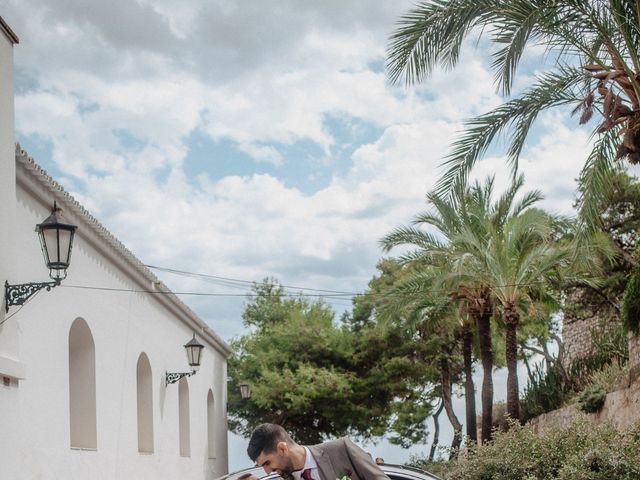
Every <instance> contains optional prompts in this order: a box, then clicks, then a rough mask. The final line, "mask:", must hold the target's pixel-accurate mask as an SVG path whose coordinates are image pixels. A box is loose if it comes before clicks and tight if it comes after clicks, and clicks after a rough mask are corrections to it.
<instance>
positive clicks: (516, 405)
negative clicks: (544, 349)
mask: <svg viewBox="0 0 640 480" xmlns="http://www.w3.org/2000/svg"><path fill="white" fill-rule="evenodd" d="M519 322H520V314H519V313H518V310H517V309H516V306H515V305H513V304H510V303H507V304H505V305H504V325H505V356H506V358H507V413H508V414H509V416H510V417H511V418H513V419H515V420H518V421H519V420H520V399H519V387H518V338H517V331H518V323H519Z"/></svg>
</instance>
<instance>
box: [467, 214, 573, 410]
mask: <svg viewBox="0 0 640 480" xmlns="http://www.w3.org/2000/svg"><path fill="white" fill-rule="evenodd" d="M553 232H554V219H553V218H552V217H551V216H550V215H548V214H547V213H545V212H543V211H542V210H538V209H534V208H531V209H528V210H525V211H523V212H521V213H519V214H518V215H514V216H511V217H509V219H508V220H507V222H506V223H505V224H504V225H503V227H502V228H501V229H500V230H499V231H495V232H494V233H493V235H492V236H491V239H490V240H489V242H482V241H479V239H478V238H477V237H476V236H475V235H474V233H473V232H468V233H467V232H465V233H464V234H462V235H460V236H459V237H457V238H456V242H459V246H458V248H460V249H464V250H466V251H467V252H469V254H470V255H471V256H472V259H471V261H465V262H464V268H465V270H466V271H468V270H469V269H478V270H479V271H480V272H481V274H482V275H484V276H485V277H486V278H487V281H488V282H489V284H490V285H491V290H492V294H493V297H494V298H495V301H496V304H497V305H498V306H499V311H500V313H501V314H502V319H503V322H504V327H505V356H506V362H507V412H508V413H509V415H510V416H511V417H512V418H514V419H519V418H520V407H519V387H518V375H517V359H518V357H517V354H518V340H517V331H518V326H519V324H520V320H521V313H520V312H521V311H522V310H523V309H525V310H524V311H526V308H527V307H529V306H534V304H535V303H536V302H537V301H539V300H543V299H544V300H547V299H549V298H551V297H552V296H551V295H550V294H549V291H550V290H549V286H550V284H554V285H555V286H556V287H559V285H560V274H561V270H562V268H563V267H566V266H567V262H568V260H569V249H568V248H565V247H564V246H563V245H561V244H559V243H557V242H555V241H554V239H553ZM467 260H469V259H467ZM477 275H478V274H477V273H476V274H472V276H473V277H475V276H477Z"/></svg>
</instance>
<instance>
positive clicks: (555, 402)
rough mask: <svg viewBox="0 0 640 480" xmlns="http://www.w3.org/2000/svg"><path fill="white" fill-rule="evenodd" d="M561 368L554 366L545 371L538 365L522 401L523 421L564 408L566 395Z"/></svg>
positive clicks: (530, 378)
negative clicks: (563, 403)
mask: <svg viewBox="0 0 640 480" xmlns="http://www.w3.org/2000/svg"><path fill="white" fill-rule="evenodd" d="M559 368H560V367H558V366H555V365H552V366H551V367H549V368H548V369H544V368H543V366H542V364H538V365H536V367H535V369H534V370H533V372H532V373H531V376H530V377H529V383H528V385H527V388H526V389H525V391H524V394H523V396H522V399H521V400H520V406H521V411H522V420H523V421H525V422H526V421H527V420H529V419H531V418H534V417H537V416H538V415H542V414H543V413H547V412H551V411H552V410H556V409H558V408H560V407H561V406H562V402H563V400H564V397H565V393H564V384H563V383H564V382H563V381H562V374H561V373H560V370H559Z"/></svg>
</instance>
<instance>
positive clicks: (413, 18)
mask: <svg viewBox="0 0 640 480" xmlns="http://www.w3.org/2000/svg"><path fill="white" fill-rule="evenodd" d="M496 3H497V2H496V1H491V0H458V1H455V2H451V1H446V0H432V1H423V2H421V3H419V4H418V5H417V6H416V7H415V8H413V9H412V10H410V11H409V12H408V13H406V14H404V15H403V16H402V17H400V20H399V21H398V27H397V29H396V30H395V31H394V32H393V33H392V34H391V36H390V39H389V41H390V43H389V47H388V48H387V71H388V75H389V79H390V81H391V82H392V83H398V82H399V80H400V79H401V78H404V81H405V83H406V84H407V85H411V84H413V83H416V82H420V81H421V80H423V79H424V78H425V77H427V76H428V75H429V74H430V73H431V71H432V70H433V68H434V67H435V66H436V65H438V64H443V65H445V66H448V67H452V66H454V65H455V64H456V63H457V61H458V58H459V55H460V47H461V45H462V41H463V40H464V38H465V37H466V36H467V34H468V33H469V32H470V31H471V30H472V29H473V28H474V27H476V26H481V25H483V24H484V23H485V22H486V21H487V20H488V17H489V14H490V12H491V10H492V8H493V7H494V5H495V4H496Z"/></svg>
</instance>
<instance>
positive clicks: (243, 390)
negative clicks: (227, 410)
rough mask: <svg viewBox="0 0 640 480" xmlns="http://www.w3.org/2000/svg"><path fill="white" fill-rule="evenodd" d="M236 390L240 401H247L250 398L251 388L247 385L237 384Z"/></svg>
mask: <svg viewBox="0 0 640 480" xmlns="http://www.w3.org/2000/svg"><path fill="white" fill-rule="evenodd" d="M238 390H240V398H241V399H242V400H247V399H248V398H250V397H251V388H250V387H249V384H248V383H239V384H238Z"/></svg>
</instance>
